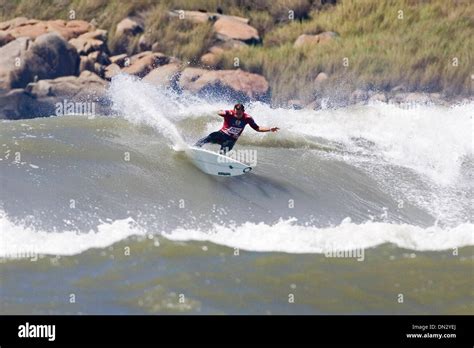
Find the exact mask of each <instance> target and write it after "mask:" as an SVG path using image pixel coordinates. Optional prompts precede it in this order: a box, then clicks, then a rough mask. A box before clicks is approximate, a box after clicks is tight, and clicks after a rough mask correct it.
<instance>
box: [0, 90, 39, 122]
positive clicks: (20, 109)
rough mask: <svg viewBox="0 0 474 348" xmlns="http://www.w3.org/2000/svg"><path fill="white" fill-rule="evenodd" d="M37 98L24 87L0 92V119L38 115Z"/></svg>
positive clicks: (15, 118)
mask: <svg viewBox="0 0 474 348" xmlns="http://www.w3.org/2000/svg"><path fill="white" fill-rule="evenodd" d="M35 103H36V99H35V98H34V96H32V95H31V94H30V93H27V92H26V91H25V90H24V89H23V88H15V89H12V90H10V91H8V92H6V93H0V120H5V119H7V120H18V119H22V118H33V117H37V116H38V115H37V114H36V111H35Z"/></svg>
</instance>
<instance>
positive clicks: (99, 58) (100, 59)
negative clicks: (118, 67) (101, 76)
mask: <svg viewBox="0 0 474 348" xmlns="http://www.w3.org/2000/svg"><path fill="white" fill-rule="evenodd" d="M87 57H89V58H90V59H91V60H92V61H93V62H95V63H99V64H101V65H109V64H110V63H111V61H110V59H109V57H108V56H107V54H105V53H104V52H101V51H94V52H92V53H89V54H88V56H87Z"/></svg>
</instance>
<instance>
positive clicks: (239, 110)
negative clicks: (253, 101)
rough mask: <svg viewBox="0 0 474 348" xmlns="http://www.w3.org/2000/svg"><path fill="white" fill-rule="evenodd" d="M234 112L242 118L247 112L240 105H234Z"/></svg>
mask: <svg viewBox="0 0 474 348" xmlns="http://www.w3.org/2000/svg"><path fill="white" fill-rule="evenodd" d="M234 111H235V113H236V114H237V116H239V117H242V116H243V114H244V111H245V108H244V106H243V105H242V104H240V103H238V104H235V105H234Z"/></svg>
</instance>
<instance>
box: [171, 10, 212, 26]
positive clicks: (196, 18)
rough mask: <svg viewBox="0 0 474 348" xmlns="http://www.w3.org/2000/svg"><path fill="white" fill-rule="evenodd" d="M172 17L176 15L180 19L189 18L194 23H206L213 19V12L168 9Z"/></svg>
mask: <svg viewBox="0 0 474 348" xmlns="http://www.w3.org/2000/svg"><path fill="white" fill-rule="evenodd" d="M168 15H169V16H170V17H175V18H178V19H184V20H188V21H190V22H192V23H198V24H200V23H206V22H208V21H210V20H211V19H212V14H210V13H208V12H201V11H183V10H173V11H168Z"/></svg>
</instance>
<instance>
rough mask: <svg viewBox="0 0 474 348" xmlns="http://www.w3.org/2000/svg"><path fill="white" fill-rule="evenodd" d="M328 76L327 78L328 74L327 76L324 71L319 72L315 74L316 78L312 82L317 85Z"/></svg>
mask: <svg viewBox="0 0 474 348" xmlns="http://www.w3.org/2000/svg"><path fill="white" fill-rule="evenodd" d="M328 78H329V76H328V75H327V74H326V73H323V72H320V73H319V74H318V75H317V76H316V78H315V79H314V82H315V83H316V84H317V85H320V84H321V83H323V82H324V81H326V80H327V79H328Z"/></svg>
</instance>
